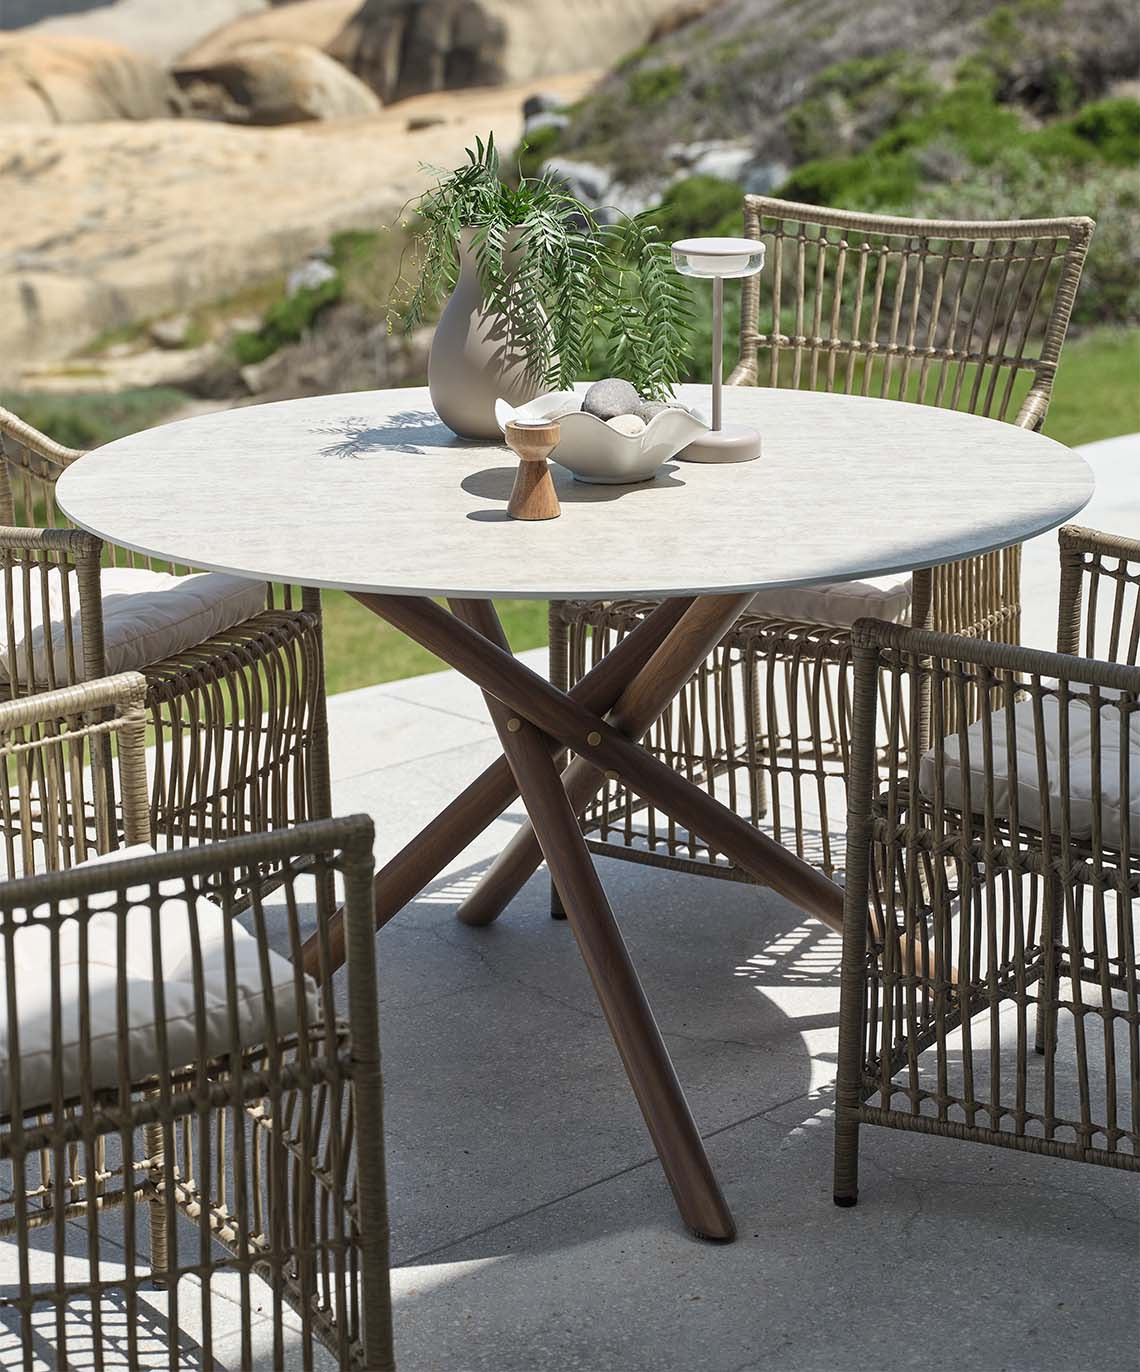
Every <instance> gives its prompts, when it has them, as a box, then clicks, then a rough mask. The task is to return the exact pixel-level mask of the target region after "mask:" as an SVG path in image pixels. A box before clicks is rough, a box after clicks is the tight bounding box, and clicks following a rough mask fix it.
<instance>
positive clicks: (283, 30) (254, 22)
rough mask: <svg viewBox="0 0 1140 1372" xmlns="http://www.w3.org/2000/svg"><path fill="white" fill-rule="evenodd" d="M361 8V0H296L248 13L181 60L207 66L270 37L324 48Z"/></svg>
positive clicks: (194, 48) (212, 35) (193, 64)
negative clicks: (241, 47)
mask: <svg viewBox="0 0 1140 1372" xmlns="http://www.w3.org/2000/svg"><path fill="white" fill-rule="evenodd" d="M359 9H360V0H293V3H291V4H284V5H280V6H278V7H276V8H274V9H269V10H263V11H259V12H258V13H255V14H246V15H243V16H242V17H241V18H239V19H235V20H234V21H233V23H232V24H225V25H223V26H222V27H221V28H218V29H215V30H214V32H212V33H211V34H209V36H208V37H206V38H204V39H203V40H202V41H201V42H200V43H198V44H196V45H195V46H194V47H193V48H191V49H190V50H189V51H188V52H186V53H184V54H183V55H182V57H181V58H180V60H179V65H181V66H186V67H194V66H206V65H207V64H209V63H211V62H216V61H217V60H218V58H220V57H224V56H225V55H226V54H227V53H230V52H232V51H233V50H234V48H237V47H240V46H242V45H243V44H244V43H253V42H258V41H260V40H261V39H265V38H269V39H273V40H275V41H278V42H284V43H308V44H309V46H310V47H313V48H320V49H321V51H322V52H323V51H325V50H327V49H328V48H329V46H330V45H331V44H332V42H333V41H334V39H336V38H337V36H338V35H339V34H340V32H341V30H342V29H343V28H344V26H345V25H346V24H347V23H348V21H349V20H350V19H351V18H352V17H353V16H354V15H355V14H356V12H357V11H358V10H359Z"/></svg>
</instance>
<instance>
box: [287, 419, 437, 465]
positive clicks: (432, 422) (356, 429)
mask: <svg viewBox="0 0 1140 1372" xmlns="http://www.w3.org/2000/svg"><path fill="white" fill-rule="evenodd" d="M311 432H312V433H314V434H319V435H324V436H327V437H328V438H329V439H330V440H331V441H330V442H329V443H327V444H326V445H325V446H324V447H323V448H320V449H319V450H318V452H319V455H320V456H321V457H342V458H343V457H354V458H360V457H367V456H369V455H371V454H375V453H376V452H378V451H380V452H400V453H420V454H423V453H424V452H425V448H424V447H423V446H422V445H424V444H426V445H428V446H429V447H433V448H438V447H442V446H444V445H447V444H453V443H458V442H460V441H461V440H459V439H457V438H456V436H455V434H453V433H452V431H451V430H450V429H449V428H448V427H447V425H446V424H444V422H443V421H442V420H441V419H440V417H439V416H438V415H437V414H436V413H435V411H434V410H400V411H397V413H395V414H392V415H389V416H388V417H387V418H386V419H385V420H383V421H382V422H381V423H376V422H375V421H374V420H371V419H365V418H363V417H362V416H360V415H354V416H350V417H347V418H345V419H342V420H340V421H339V422H338V423H336V424H317V425H314V426H313V428H312V430H311Z"/></svg>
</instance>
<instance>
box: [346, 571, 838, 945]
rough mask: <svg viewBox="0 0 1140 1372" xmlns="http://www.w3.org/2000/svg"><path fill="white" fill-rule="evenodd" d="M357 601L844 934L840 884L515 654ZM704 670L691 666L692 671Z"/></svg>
mask: <svg viewBox="0 0 1140 1372" xmlns="http://www.w3.org/2000/svg"><path fill="white" fill-rule="evenodd" d="M354 596H355V598H356V599H357V600H360V601H361V602H362V603H363V604H365V605H367V606H368V607H369V608H370V609H371V610H373V611H374V612H375V613H376V614H378V615H380V616H381V618H382V619H386V620H387V621H388V622H389V623H390V624H393V625H394V626H395V627H396V628H398V629H400V630H401V631H402V632H403V633H406V634H407V635H408V636H409V637H410V638H413V639H415V641H416V642H417V643H419V644H421V645H422V646H423V647H425V648H427V649H428V651H429V652H433V653H435V655H436V656H437V657H439V658H442V660H443V661H444V662H447V663H448V664H449V665H451V666H452V667H455V668H456V669H457V670H458V671H460V672H462V673H463V675H464V676H466V677H467V678H469V680H471V681H473V682H475V684H476V685H477V686H480V687H481V688H482V689H483V690H485V691H489V692H490V693H491V694H492V695H493V696H494V697H495V698H496V699H497V700H500V701H501V702H502V703H503V704H505V705H508V706H509V707H510V708H511V709H512V710H513V711H514V712H515V713H516V714H517V715H519V716H520V717H521V718H522V719H525V720H529V721H530V722H531V723H532V724H534V725H535V726H536V727H537V728H539V729H540V730H541V731H542V732H543V733H546V734H549V735H550V736H551V737H552V738H555V739H558V740H559V741H560V742H562V743H563V744H565V745H566V746H567V747H570V748H572V749H574V751H575V752H577V753H580V754H582V755H583V756H584V757H585V758H586V759H587V760H588V761H589V762H590V763H591V764H592V765H593V766H594V767H596V768H599V769H602V770H605V771H613V772H615V773H616V774H617V775H618V776H619V777H620V778H621V780H622V781H624V782H625V784H626V785H627V786H628V787H629V788H630V790H632V791H634V792H635V793H636V794H638V795H641V796H644V797H645V798H646V799H647V800H652V801H653V802H654V803H655V804H656V805H659V806H660V807H661V809H662V810H664V811H665V812H666V814H669V815H671V816H672V817H673V818H674V819H675V820H677V821H678V822H679V823H681V824H683V825H684V826H685V827H686V828H688V829H691V830H692V831H693V832H694V833H696V834H700V835H701V837H702V838H704V839H706V840H708V841H709V842H711V843H713V844H714V845H715V846H716V847H717V848H718V849H719V850H720V852H722V853H724V855H725V856H726V857H727V858H729V859H730V860H731V861H732V862H734V863H735V864H736V865H737V866H738V867H740V868H741V869H742V870H743V871H745V872H748V873H749V874H750V875H751V876H753V877H755V878H756V880H757V881H759V882H761V883H762V884H763V885H765V886H768V887H770V888H771V889H772V890H774V891H776V892H778V893H779V894H780V895H782V896H785V897H786V898H787V899H788V900H790V901H791V902H792V904H793V905H798V906H799V907H800V909H801V910H803V911H804V912H805V913H806V914H809V915H812V916H814V917H815V918H817V919H820V920H822V921H823V922H824V923H825V924H827V925H828V926H829V927H830V928H832V929H836V930H841V929H842V927H843V892H842V890H841V888H840V887H839V886H837V885H836V884H835V883H834V882H833V881H830V880H829V879H828V878H827V877H825V876H824V875H823V873H822V872H820V871H818V870H817V869H816V868H814V867H811V866H809V864H808V863H806V862H804V861H803V860H802V859H800V858H797V857H796V856H795V855H794V854H792V853H789V852H788V850H787V849H786V848H784V847H783V846H782V845H781V844H779V843H776V842H775V841H774V840H773V839H771V838H769V837H768V835H767V834H763V833H761V832H759V831H758V830H757V829H756V828H755V827H754V826H753V825H751V824H750V823H749V822H748V821H747V820H746V819H744V818H743V817H742V816H741V815H738V814H737V813H736V812H735V811H734V810H731V809H729V807H728V806H727V805H723V804H722V803H721V802H720V801H718V800H717V799H716V798H715V797H713V796H711V795H709V794H708V792H706V791H702V790H701V789H700V788H699V787H697V786H694V785H693V784H692V783H691V782H690V781H688V780H687V779H686V778H685V777H683V776H681V775H680V774H679V773H677V772H675V771H674V770H673V768H671V767H669V766H667V765H666V764H665V763H663V762H659V761H658V760H657V759H656V758H655V757H653V756H652V755H651V754H650V753H648V752H646V751H645V749H643V748H642V747H640V745H639V744H637V743H635V742H634V741H633V740H632V739H630V738H627V737H626V735H625V734H624V733H622V732H621V731H620V730H618V729H616V728H615V727H614V726H613V725H612V724H610V723H608V722H607V721H605V720H603V719H601V718H600V717H599V716H598V715H596V714H594V713H592V712H591V711H590V710H587V709H586V708H584V707H583V706H582V705H581V704H580V703H579V702H577V701H576V700H574V698H573V697H572V696H570V695H567V694H566V693H564V692H562V691H559V690H558V689H557V687H555V686H552V685H551V684H550V683H549V682H548V681H546V680H545V679H544V678H542V677H540V676H539V675H538V674H537V673H536V672H532V671H530V670H529V669H528V668H527V667H525V666H524V665H523V664H522V663H521V662H519V661H517V660H516V659H515V658H514V657H512V656H511V654H510V653H507V652H504V650H503V649H501V648H499V647H497V646H496V645H495V644H493V643H491V642H489V641H488V640H487V639H485V638H484V637H483V636H482V634H478V633H476V632H475V631H474V630H473V629H471V628H469V627H468V626H467V625H465V624H463V623H461V622H459V621H457V620H456V618H455V616H454V615H452V614H448V612H447V611H446V610H444V609H442V608H441V607H440V606H439V605H436V604H435V603H434V602H433V601H430V600H424V599H422V598H419V597H411V596H383V595H372V594H366V593H364V592H359V593H354ZM697 665H698V663H696V662H694V663H693V664H691V666H692V668H694V669H695V667H696V666H697Z"/></svg>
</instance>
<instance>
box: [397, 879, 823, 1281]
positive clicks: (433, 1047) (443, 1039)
mask: <svg viewBox="0 0 1140 1372" xmlns="http://www.w3.org/2000/svg"><path fill="white" fill-rule="evenodd" d="M600 869H601V872H602V878H603V882H604V883H605V885H606V887H607V889H608V891H609V893H610V896H611V899H612V901H613V905H614V908H615V910H616V911H617V912H618V917H619V921H620V923H621V926H622V928H623V930H624V933H625V936H626V940H627V942H628V944H629V946H630V949H631V953H632V956H633V958H634V961H635V963H636V964H637V966H638V968H639V971H640V972H641V975H642V978H643V982H644V985H645V989H646V994H647V995H648V997H649V1001H650V1004H651V1005H652V1006H653V1008H654V1011H655V1013H656V1015H657V1019H658V1022H659V1024H660V1026H661V1029H662V1033H663V1034H664V1037H665V1040H666V1043H667V1044H668V1047H669V1050H670V1053H671V1054H672V1056H673V1059H674V1062H675V1065H676V1068H677V1072H678V1075H679V1076H680V1078H681V1081H682V1083H683V1084H684V1087H685V1090H686V1093H687V1095H688V1098H689V1102H690V1105H691V1107H692V1109H693V1111H694V1114H695V1116H696V1118H697V1120H698V1123H699V1124H700V1126H701V1127H702V1128H703V1129H706V1130H712V1129H717V1128H722V1127H724V1126H725V1125H727V1124H730V1123H733V1122H734V1121H736V1120H738V1119H740V1118H743V1117H745V1116H748V1115H751V1114H755V1113H756V1112H758V1111H759V1110H761V1109H764V1108H769V1107H774V1106H776V1105H777V1104H779V1103H781V1102H784V1101H787V1100H789V1099H794V1098H796V1097H798V1096H801V1095H803V1094H805V1093H807V1092H808V1091H809V1090H810V1089H811V1087H812V1084H813V1081H814V1080H815V1079H816V1077H817V1076H818V1075H819V1071H818V1070H816V1069H814V1067H813V1063H812V1061H811V1054H812V1051H813V1050H812V1048H811V1047H810V1045H809V1042H808V1041H807V1039H806V1038H805V1031H807V1030H811V1031H815V1032H817V1033H819V1034H820V1050H821V1051H825V1052H827V1053H828V1057H827V1059H826V1061H825V1062H824V1063H823V1064H822V1074H823V1076H824V1077H825V1078H826V1077H827V1076H828V1075H829V1074H830V1073H831V1071H832V1070H833V1069H832V1059H833V1052H834V1045H833V1039H834V1029H833V1026H834V1021H835V1009H836V1005H837V990H836V987H835V983H834V971H833V968H832V967H831V965H830V963H829V962H828V961H827V960H824V962H823V964H822V967H821V968H820V969H816V968H815V967H814V966H813V965H812V963H811V960H810V955H809V953H808V952H806V951H804V950H806V949H810V948H811V947H812V946H814V945H816V944H818V942H819V940H818V938H816V937H815V931H814V930H811V931H807V933H806V935H805V931H804V926H803V919H802V916H801V915H800V914H799V912H798V911H796V910H794V909H793V908H792V907H791V906H788V905H786V904H785V903H784V902H782V901H779V900H778V899H777V898H775V897H773V896H771V895H770V894H768V893H765V892H762V891H758V890H756V889H755V888H751V887H746V886H743V885H739V884H735V883H716V885H715V887H714V889H713V890H711V891H710V890H709V889H708V886H707V884H705V883H703V882H701V881H700V879H699V878H694V877H688V876H682V875H679V874H677V873H671V872H663V871H660V870H658V869H646V868H640V867H633V866H631V865H629V864H626V863H617V862H612V861H603V862H602V863H601V864H600ZM546 896H547V887H546V880H545V877H544V875H541V874H540V875H538V876H536V877H535V878H534V879H533V880H532V881H531V882H530V883H529V884H528V886H527V887H526V888H525V890H524V891H523V893H522V894H521V895H520V897H519V898H518V899H517V900H516V901H515V902H514V904H513V905H512V906H511V907H510V909H509V910H508V911H507V912H506V913H505V914H504V915H503V916H502V917H501V919H500V920H499V921H498V922H497V923H496V924H495V925H493V926H491V927H490V928H488V929H469V928H467V927H465V926H463V925H461V924H459V923H458V922H457V921H456V920H455V918H454V909H453V907H450V906H447V905H440V906H438V907H433V908H432V909H431V910H430V911H429V912H427V913H424V912H422V911H421V909H420V907H419V905H417V906H413V907H411V908H409V909H408V910H406V911H405V912H403V913H402V914H401V915H400V916H399V917H398V918H397V919H396V920H395V921H393V923H392V925H391V926H390V927H389V929H388V930H386V931H385V933H384V935H383V936H382V937H381V938H380V940H379V941H378V944H377V956H378V967H379V973H380V986H381V996H382V1006H381V1035H382V1040H383V1048H384V1061H385V1100H386V1116H387V1121H388V1147H389V1172H390V1178H391V1185H392V1223H393V1239H394V1246H393V1251H394V1252H395V1253H396V1254H398V1255H403V1256H405V1257H407V1256H411V1255H413V1254H415V1253H416V1252H421V1251H424V1250H425V1249H428V1248H431V1247H433V1246H435V1245H438V1244H439V1243H442V1242H446V1241H447V1237H448V1236H457V1235H458V1234H460V1233H462V1232H470V1231H471V1230H474V1229H478V1228H480V1227H482V1226H483V1225H485V1224H487V1223H490V1222H493V1217H494V1216H496V1215H503V1214H507V1213H512V1212H518V1211H521V1210H526V1209H530V1208H532V1207H533V1206H536V1205H542V1204H546V1203H548V1202H549V1201H550V1200H551V1199H553V1198H554V1197H556V1196H557V1195H559V1194H564V1193H566V1192H568V1191H571V1190H575V1189H578V1188H580V1187H582V1186H588V1185H590V1184H592V1183H593V1182H596V1181H597V1180H598V1179H600V1178H603V1177H605V1176H608V1175H612V1174H614V1173H616V1172H618V1171H621V1170H622V1169H625V1168H628V1167H630V1166H636V1165H639V1164H640V1163H641V1162H642V1161H643V1160H644V1159H646V1158H648V1157H650V1156H651V1149H650V1144H649V1140H648V1135H647V1134H646V1131H645V1127H644V1125H643V1123H642V1120H641V1117H640V1114H639V1112H638V1110H637V1106H636V1103H635V1101H634V1099H633V1096H632V1093H631V1092H630V1089H629V1086H628V1084H627V1082H626V1078H625V1074H624V1072H623V1070H622V1067H621V1063H620V1060H619V1058H618V1055H617V1052H616V1050H615V1048H614V1047H613V1044H612V1040H611V1038H610V1035H609V1031H608V1029H607V1028H606V1025H605V1021H604V1019H603V1018H602V1014H601V1010H600V1007H599V1005H598V1002H597V999H596V997H595V996H594V992H593V989H592V987H591V986H590V983H589V978H588V976H587V973H586V971H585V968H584V966H583V964H582V961H581V959H580V957H579V955H578V952H577V948H576V946H575V944H574V940H573V935H572V933H571V931H570V929H569V927H568V925H567V924H566V923H564V922H560V921H554V920H551V919H550V918H549V915H548V914H547V906H546ZM789 948H794V949H796V950H798V951H799V956H800V962H799V963H798V964H796V965H798V966H800V967H806V968H807V969H808V970H807V971H806V972H803V973H802V975H804V976H805V977H810V978H811V980H812V983H815V982H818V983H819V984H818V985H815V984H804V985H801V986H800V987H799V988H797V990H798V997H799V998H798V1000H796V998H795V997H791V998H789V1000H788V1001H787V1002H786V1003H785V1004H784V1005H781V1004H780V1003H779V998H778V997H777V998H771V997H768V996H766V995H765V993H764V992H765V982H766V981H767V980H768V979H769V977H770V975H772V974H771V973H770V971H769V968H772V967H778V966H780V965H781V964H782V963H783V962H787V963H788V964H789V965H792V964H793V963H794V958H793V956H792V955H791V954H790V953H789V951H788V949H789ZM437 969H438V971H437ZM433 979H437V980H438V985H439V988H440V989H439V990H438V993H437V994H435V995H434V996H432V995H430V994H429V993H427V991H426V989H425V981H426V983H428V984H430V983H431V982H432V980H433ZM457 983H459V986H458V988H457V989H454V990H449V989H446V988H452V987H456V985H457ZM409 984H410V985H411V986H412V987H413V988H414V992H413V995H411V996H409V995H408V992H407V987H408V985H409ZM793 1000H795V1001H796V1003H795V1004H792V1001H793ZM828 1032H830V1035H831V1041H830V1042H829V1041H828ZM425 1140H431V1147H430V1148H425V1144H424V1141H425ZM506 1159H509V1160H510V1162H509V1165H505V1160H506ZM658 1176H659V1191H658V1204H659V1205H660V1206H663V1207H665V1209H666V1210H668V1209H670V1208H671V1200H670V1197H669V1193H668V1190H667V1187H666V1185H665V1182H664V1179H663V1178H662V1177H660V1174H658Z"/></svg>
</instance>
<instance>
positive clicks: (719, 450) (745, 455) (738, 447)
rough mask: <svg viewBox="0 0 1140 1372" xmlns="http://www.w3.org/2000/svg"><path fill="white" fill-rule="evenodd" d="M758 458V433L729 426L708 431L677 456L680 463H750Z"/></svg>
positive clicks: (754, 430)
mask: <svg viewBox="0 0 1140 1372" xmlns="http://www.w3.org/2000/svg"><path fill="white" fill-rule="evenodd" d="M759 456H760V434H759V432H758V431H757V430H756V429H743V428H733V427H731V426H730V427H729V428H727V429H710V430H709V431H708V433H707V434H701V436H700V438H696V439H694V440H693V442H692V443H690V444H689V446H688V447H687V448H682V449H681V451H680V452H679V453H678V454H677V457H678V459H679V460H680V461H682V462H752V461H754V460H755V459H756V458H758V457H759Z"/></svg>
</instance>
